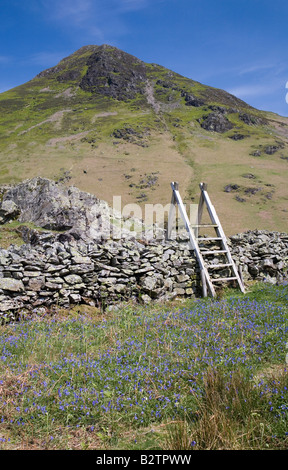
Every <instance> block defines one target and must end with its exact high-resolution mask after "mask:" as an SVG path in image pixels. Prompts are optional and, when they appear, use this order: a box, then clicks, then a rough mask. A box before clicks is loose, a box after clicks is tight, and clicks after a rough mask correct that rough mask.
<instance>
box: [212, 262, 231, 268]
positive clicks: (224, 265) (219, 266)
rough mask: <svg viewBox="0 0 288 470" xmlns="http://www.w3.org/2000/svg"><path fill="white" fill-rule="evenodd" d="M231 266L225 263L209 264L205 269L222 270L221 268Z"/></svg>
mask: <svg viewBox="0 0 288 470" xmlns="http://www.w3.org/2000/svg"><path fill="white" fill-rule="evenodd" d="M231 266H233V264H232V263H227V264H209V265H207V269H222V268H229V267H231Z"/></svg>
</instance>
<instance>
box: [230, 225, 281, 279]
mask: <svg viewBox="0 0 288 470" xmlns="http://www.w3.org/2000/svg"><path fill="white" fill-rule="evenodd" d="M229 242H230V249H231V252H232V255H233V259H234V261H235V262H236V264H238V265H240V266H242V271H243V275H244V279H246V280H257V281H266V282H270V283H273V284H276V283H282V282H286V280H287V277H288V276H287V269H288V234H287V233H280V232H276V231H275V232H269V231H267V230H255V231H248V232H245V233H240V234H238V235H235V236H233V237H231V238H230V240H229Z"/></svg>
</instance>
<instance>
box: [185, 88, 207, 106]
mask: <svg viewBox="0 0 288 470" xmlns="http://www.w3.org/2000/svg"><path fill="white" fill-rule="evenodd" d="M181 95H182V96H183V97H184V99H185V101H186V103H185V104H186V106H194V107H195V108H200V107H201V106H203V105H204V104H205V102H204V101H203V100H201V99H200V98H196V97H195V96H194V95H192V94H191V93H187V92H184V91H182V93H181Z"/></svg>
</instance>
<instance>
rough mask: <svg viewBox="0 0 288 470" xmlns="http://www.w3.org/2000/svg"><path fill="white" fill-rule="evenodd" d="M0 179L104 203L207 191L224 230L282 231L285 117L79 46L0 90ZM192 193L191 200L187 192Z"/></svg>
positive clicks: (123, 56)
mask: <svg viewBox="0 0 288 470" xmlns="http://www.w3.org/2000/svg"><path fill="white" fill-rule="evenodd" d="M0 110H1V113H0V124H1V130H0V184H7V183H17V182H19V181H21V180H23V179H26V178H30V177H34V176H43V177H48V178H52V179H55V180H62V181H66V182H67V184H74V185H76V186H78V187H79V188H80V189H82V190H85V191H88V192H91V193H93V194H96V195H97V196H98V197H99V198H100V199H105V200H106V201H107V202H108V203H109V204H112V201H113V195H118V196H122V203H123V204H127V203H132V202H138V203H139V204H142V206H143V204H144V203H147V202H148V203H153V204H156V203H161V204H167V203H169V202H170V199H171V194H170V192H171V191H170V182H171V181H178V182H179V184H180V191H181V193H182V195H183V198H184V200H185V201H186V202H187V203H193V202H197V201H198V184H199V182H200V181H205V182H207V183H208V191H209V194H210V196H211V199H212V201H213V203H214V205H215V207H216V210H217V212H218V214H219V216H220V220H221V221H222V223H223V226H224V229H225V231H226V233H227V234H228V235H229V234H233V233H236V232H240V231H244V230H248V229H255V228H259V229H261V228H265V229H269V230H274V229H275V230H278V231H287V222H286V211H287V199H288V190H287V184H286V181H287V176H288V152H287V143H288V127H287V126H288V119H287V118H282V117H280V116H278V115H274V114H272V113H265V112H260V111H258V110H257V109H254V108H252V107H251V106H249V105H248V104H246V103H244V102H243V101H241V100H239V99H238V98H236V97H234V96H232V95H230V94H229V93H227V92H225V91H223V90H219V89H215V88H212V87H209V86H205V85H202V84H200V83H198V82H195V81H193V80H191V79H188V78H185V77H183V76H181V75H179V74H177V73H175V72H173V71H171V70H168V69H166V68H164V67H162V66H160V65H157V64H147V63H144V62H142V61H141V60H139V59H138V58H136V57H133V56H131V55H129V54H127V53H125V52H123V51H121V50H119V49H117V48H115V47H111V46H108V45H102V46H85V47H83V48H81V49H79V50H78V51H76V52H75V53H74V54H72V55H71V56H69V57H67V58H65V59H63V60H62V61H61V62H60V63H59V64H58V65H56V66H55V67H52V68H50V69H48V70H45V71H43V72H41V73H40V74H39V75H38V76H37V77H35V78H34V79H33V80H31V81H29V82H27V83H25V84H23V85H21V86H19V87H17V88H14V89H12V90H9V91H7V92H5V93H2V94H1V95H0ZM194 198H195V199H194Z"/></svg>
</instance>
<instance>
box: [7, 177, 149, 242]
mask: <svg viewBox="0 0 288 470" xmlns="http://www.w3.org/2000/svg"><path fill="white" fill-rule="evenodd" d="M0 216H2V223H4V222H5V221H6V219H7V217H13V218H15V217H16V216H19V217H18V220H19V222H23V223H25V222H26V223H27V222H30V223H33V224H35V225H36V226H37V227H42V228H44V229H47V230H55V231H61V232H66V233H67V232H68V233H70V234H72V235H73V236H74V237H76V238H85V239H92V240H101V239H107V238H110V237H111V236H112V237H114V238H123V237H124V238H132V237H133V236H134V237H135V236H136V235H137V234H138V233H142V232H144V230H143V229H144V226H143V223H142V221H140V220H137V219H135V218H133V221H134V231H133V232H132V231H131V230H130V225H131V220H130V223H129V224H128V225H129V227H127V223H126V227H125V220H123V218H122V216H121V213H120V212H118V211H116V210H115V209H114V208H112V207H110V206H109V205H108V203H107V202H106V201H103V200H100V199H98V198H97V197H96V196H95V195H92V194H89V193H86V192H84V191H81V190H80V189H78V188H76V187H74V186H65V185H64V184H62V183H59V182H58V183H56V182H55V181H52V180H49V179H47V178H41V177H36V178H32V179H29V180H25V181H23V182H22V183H20V184H18V185H16V186H14V187H11V188H9V189H8V191H6V193H5V194H4V196H3V200H2V203H1V204H0ZM0 223H1V217H0ZM26 231H27V230H26ZM30 232H31V230H30V231H29V233H26V238H27V237H28V238H29V239H30V238H31V233H30ZM145 233H146V232H145ZM23 235H25V234H23ZM25 241H26V242H27V241H28V239H27V240H25Z"/></svg>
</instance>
